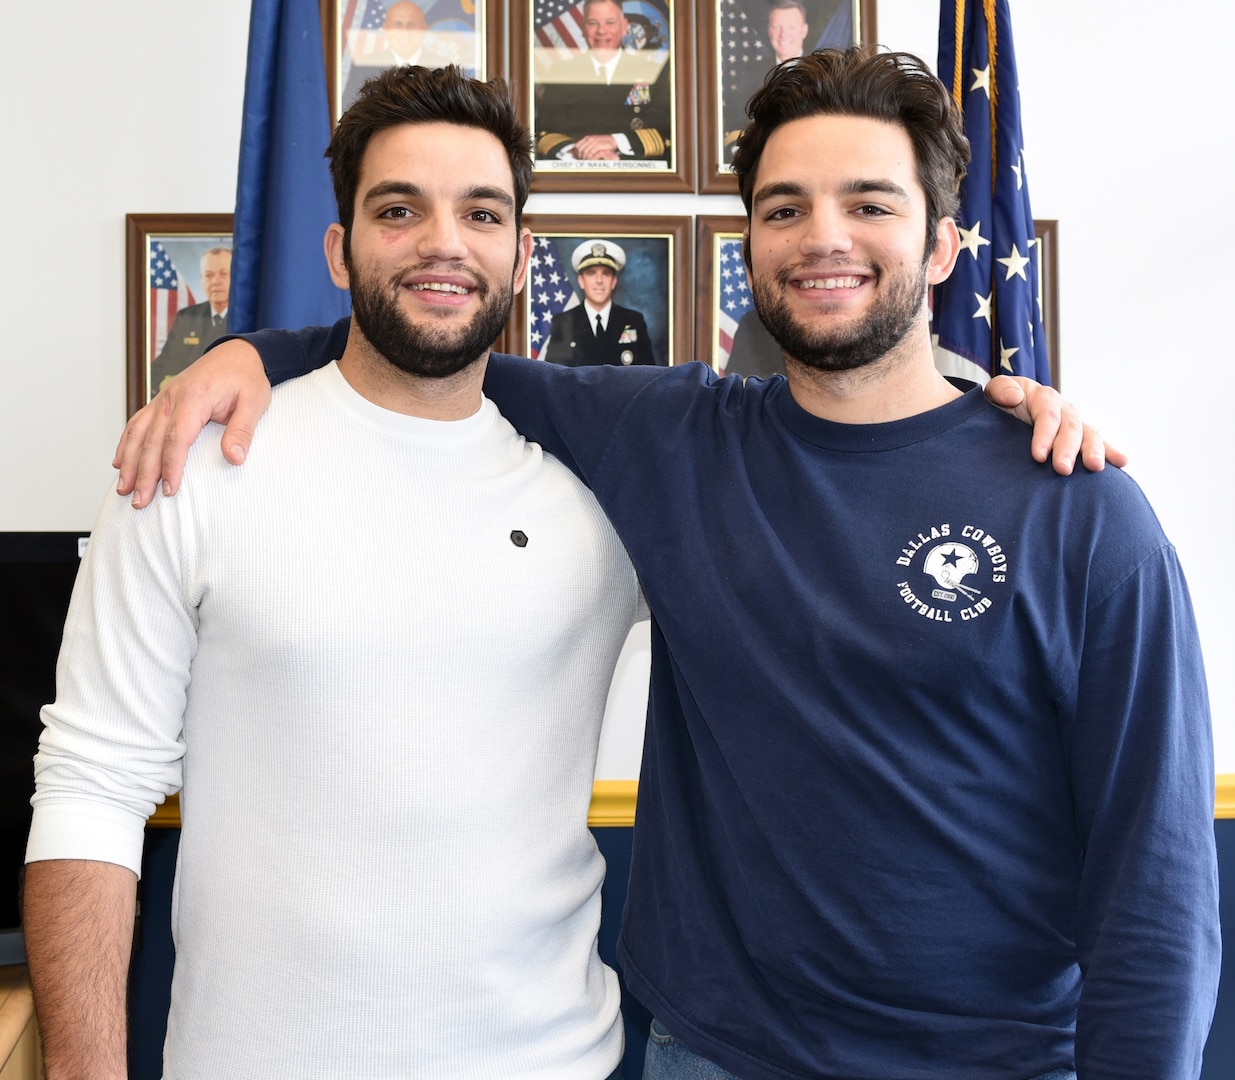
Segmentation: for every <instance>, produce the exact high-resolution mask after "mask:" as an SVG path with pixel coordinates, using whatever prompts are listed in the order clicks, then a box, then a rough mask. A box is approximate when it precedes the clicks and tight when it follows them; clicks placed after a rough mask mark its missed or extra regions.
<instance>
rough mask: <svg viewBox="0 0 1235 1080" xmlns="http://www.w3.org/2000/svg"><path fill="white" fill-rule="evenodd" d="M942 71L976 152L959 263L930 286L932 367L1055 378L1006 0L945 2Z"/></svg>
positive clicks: (964, 189)
mask: <svg viewBox="0 0 1235 1080" xmlns="http://www.w3.org/2000/svg"><path fill="white" fill-rule="evenodd" d="M938 72H939V77H940V79H942V80H943V82H944V85H946V86H949V87H950V88H951V89H952V96H953V98H954V99H955V101H956V102H957V104H958V105H959V106H960V107H961V110H962V111H963V113H964V117H965V134H966V135H967V136H968V137H969V144H970V147H971V148H972V150H973V159H972V161H971V162H970V164H969V174H968V175H967V176H966V177H965V181H964V183H963V185H962V186H961V208H960V215H959V220H958V222H957V224H958V225H959V226H960V233H961V253H960V257H959V258H958V259H957V262H956V269H955V270H953V271H952V276H951V277H950V278H949V279H948V280H947V281H945V282H943V283H941V284H939V285H936V286H935V292H934V302H933V304H934V329H935V332H936V334H937V335H938V340H937V343H936V347H935V363H936V366H937V367H939V369H940V370H941V371H943V372H944V373H945V374H949V375H960V376H962V377H963V378H967V379H973V380H975V381H978V382H985V381H986V378H987V377H988V376H990V375H998V374H1005V375H1028V376H1030V377H1031V378H1034V379H1037V380H1038V382H1041V383H1047V384H1049V383H1050V381H1051V368H1050V361H1049V358H1048V356H1047V351H1046V335H1045V333H1044V332H1043V329H1042V310H1041V306H1040V295H1041V294H1040V292H1039V283H1038V264H1037V259H1036V255H1037V251H1036V249H1035V247H1034V246H1033V245H1034V231H1033V214H1032V212H1031V211H1030V209H1029V187H1028V182H1027V180H1026V177H1025V161H1024V154H1023V140H1022V137H1021V106H1020V97H1019V94H1020V90H1019V87H1018V84H1017V79H1016V57H1015V55H1014V53H1013V51H1012V21H1011V16H1010V14H1009V12H1008V0H941V3H940V17H939V67H938Z"/></svg>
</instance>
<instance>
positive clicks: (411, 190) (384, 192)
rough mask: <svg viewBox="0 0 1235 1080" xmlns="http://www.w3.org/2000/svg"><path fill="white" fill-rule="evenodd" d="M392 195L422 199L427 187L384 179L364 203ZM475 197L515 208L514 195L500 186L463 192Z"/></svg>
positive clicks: (477, 186) (366, 194)
mask: <svg viewBox="0 0 1235 1080" xmlns="http://www.w3.org/2000/svg"><path fill="white" fill-rule="evenodd" d="M392 195H394V196H398V197H399V198H403V199H420V198H424V196H425V189H424V188H422V187H421V186H420V185H419V184H413V183H412V182H411V181H409V180H384V181H382V183H380V184H374V185H373V187H371V188H369V190H368V191H367V192H366V193H365V197H364V203H363V204H362V205H364V206H369V205H371V204H372V203H375V202H378V201H379V200H381V199H387V198H390V197H391V196H392ZM474 199H482V200H486V201H488V202H496V203H500V204H501V205H502V206H504V207H506V208H507V209H508V210H513V209H514V208H515V200H514V196H512V195H511V194H510V192H508V191H503V190H502V189H501V188H499V187H488V186H486V185H483V184H478V185H476V186H475V187H470V188H468V189H467V190H466V191H465V192H463V201H464V202H471V201H472V200H474Z"/></svg>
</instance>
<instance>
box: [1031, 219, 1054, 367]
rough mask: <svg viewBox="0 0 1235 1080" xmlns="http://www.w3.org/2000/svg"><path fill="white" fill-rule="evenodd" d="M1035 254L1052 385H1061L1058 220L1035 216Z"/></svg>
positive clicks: (1039, 309) (1040, 310)
mask: <svg viewBox="0 0 1235 1080" xmlns="http://www.w3.org/2000/svg"><path fill="white" fill-rule="evenodd" d="M1033 235H1034V242H1033V257H1034V265H1035V266H1037V269H1038V311H1039V314H1040V315H1041V316H1042V330H1043V332H1044V333H1045V334H1046V351H1047V355H1048V356H1049V357H1050V361H1051V385H1052V386H1053V387H1054V388H1055V389H1056V390H1058V389H1059V375H1060V370H1061V368H1060V365H1059V340H1060V332H1059V222H1058V220H1056V219H1054V218H1034V219H1033Z"/></svg>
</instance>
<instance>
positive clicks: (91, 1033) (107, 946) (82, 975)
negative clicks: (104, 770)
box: [23, 860, 137, 1080]
mask: <svg viewBox="0 0 1235 1080" xmlns="http://www.w3.org/2000/svg"><path fill="white" fill-rule="evenodd" d="M136 893H137V878H136V876H135V875H134V874H133V872H132V871H131V870H128V869H126V868H124V867H123V866H116V865H115V864H113V863H103V862H86V861H79V860H53V861H49V862H35V863H30V864H29V866H27V867H26V883H25V890H24V898H25V899H24V913H23V925H24V928H25V936H26V953H27V956H28V958H29V964H30V981H31V985H32V987H33V990H34V1004H35V1010H36V1013H37V1015H38V1021H39V1028H40V1031H41V1033H42V1038H43V1054H44V1060H45V1063H46V1075H47V1080H124V1078H125V1077H127V1075H128V1069H127V1063H126V1041H127V1024H126V1015H125V1000H126V989H127V985H128V975H129V955H130V952H131V950H132V942H133V917H134V908H135V898H136Z"/></svg>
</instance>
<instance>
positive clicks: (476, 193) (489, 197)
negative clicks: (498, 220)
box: [463, 184, 515, 210]
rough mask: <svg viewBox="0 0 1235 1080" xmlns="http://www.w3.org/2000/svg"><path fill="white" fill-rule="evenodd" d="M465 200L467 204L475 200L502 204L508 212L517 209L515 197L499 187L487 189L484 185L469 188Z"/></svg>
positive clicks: (464, 196) (464, 194) (464, 195)
mask: <svg viewBox="0 0 1235 1080" xmlns="http://www.w3.org/2000/svg"><path fill="white" fill-rule="evenodd" d="M463 199H464V201H465V202H471V201H472V200H473V199H482V200H485V201H488V202H496V203H501V204H502V205H503V206H504V207H506V209H507V210H513V209H514V208H515V199H514V196H513V195H511V194H510V192H509V191H505V190H504V189H502V188H499V187H486V186H485V185H483V184H478V185H477V186H476V187H472V188H468V189H467V191H465V192H464V193H463Z"/></svg>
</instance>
